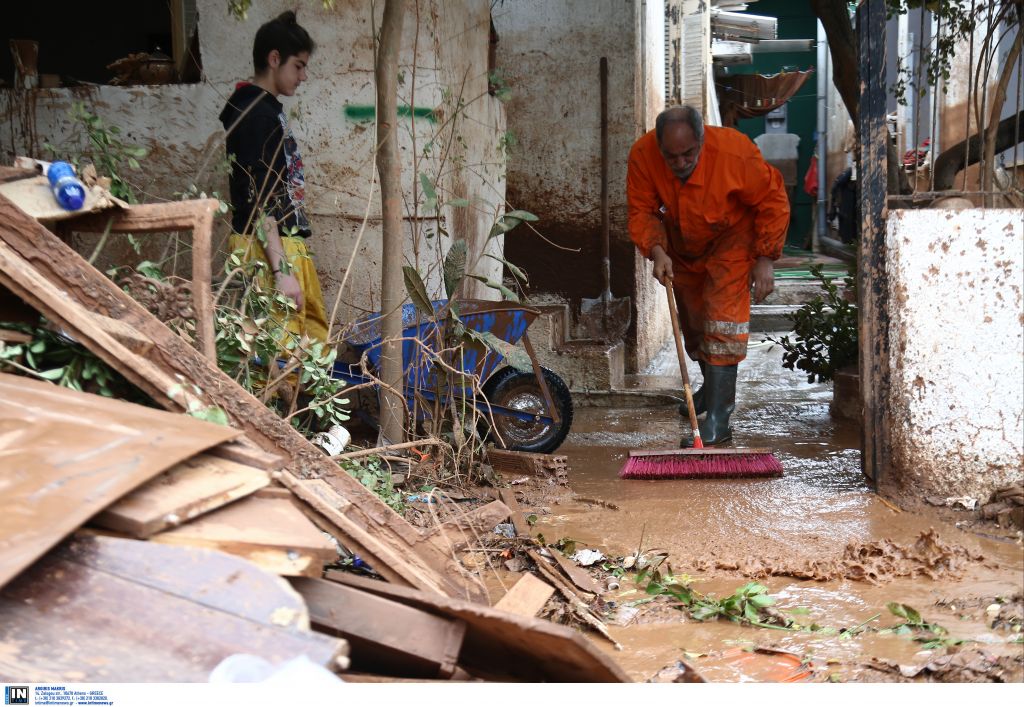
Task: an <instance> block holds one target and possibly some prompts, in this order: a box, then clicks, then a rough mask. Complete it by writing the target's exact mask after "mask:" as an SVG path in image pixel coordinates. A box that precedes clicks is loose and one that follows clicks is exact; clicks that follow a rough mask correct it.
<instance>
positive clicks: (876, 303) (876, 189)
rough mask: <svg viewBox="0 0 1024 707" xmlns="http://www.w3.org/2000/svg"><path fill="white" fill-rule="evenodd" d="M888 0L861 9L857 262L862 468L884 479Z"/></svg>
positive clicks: (886, 430)
mask: <svg viewBox="0 0 1024 707" xmlns="http://www.w3.org/2000/svg"><path fill="white" fill-rule="evenodd" d="M885 23H886V7H885V1H884V0H865V2H862V3H861V5H860V7H858V8H857V43H858V53H859V55H860V115H859V121H858V122H859V125H858V134H859V136H860V160H859V165H858V171H859V175H858V178H859V181H860V185H859V186H860V210H861V242H860V252H859V255H858V261H857V278H858V279H857V293H858V294H857V298H858V303H857V304H858V308H859V310H860V323H859V326H858V338H859V342H860V344H859V348H860V380H861V385H860V389H861V396H862V398H863V402H864V423H863V425H862V432H861V434H862V455H861V468H862V469H863V471H864V473H865V474H866V475H867V476H868V477H869V478H870V479H872V481H874V482H875V485H876V486H877V485H878V484H880V483H882V482H883V480H884V479H885V477H886V476H887V471H888V468H889V465H890V459H891V454H890V444H889V425H888V419H889V302H888V286H889V283H888V275H887V273H886V244H885V242H886V238H885V223H886V218H887V215H888V209H887V206H886V196H887V195H886V185H887V178H886V177H887V166H888V163H887V145H888V141H889V131H888V128H887V127H886V124H885V100H886V90H885V70H886V66H885Z"/></svg>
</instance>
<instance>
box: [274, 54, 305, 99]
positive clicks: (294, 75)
mask: <svg viewBox="0 0 1024 707" xmlns="http://www.w3.org/2000/svg"><path fill="white" fill-rule="evenodd" d="M275 55H276V59H275ZM275 63H276V64H277V65H276V66H275ZM308 63H309V52H299V53H298V54H294V55H292V56H290V57H288V60H287V61H285V62H284V63H283V64H282V63H281V59H280V55H279V54H277V50H274V51H273V52H271V53H270V66H271V69H273V71H274V87H275V88H277V92H278V94H279V95H281V96H294V95H295V91H296V90H298V88H299V84H301V83H302V82H303V81H305V80H306V65H307V64H308Z"/></svg>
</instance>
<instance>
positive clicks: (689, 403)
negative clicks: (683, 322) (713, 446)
mask: <svg viewBox="0 0 1024 707" xmlns="http://www.w3.org/2000/svg"><path fill="white" fill-rule="evenodd" d="M661 284H662V285H664V286H665V292H666V294H668V311H669V314H670V315H671V318H672V335H673V338H674V339H675V342H676V357H678V359H679V373H680V375H682V377H683V392H684V393H685V394H686V407H687V410H688V411H689V413H690V427H691V428H692V429H693V448H694V449H703V448H704V442H703V441H702V440H701V438H700V427H699V426H698V425H697V412H696V410H694V409H693V389H692V388H690V374H689V373H688V372H687V370H686V352H685V351H683V337H682V334H680V332H679V311H678V310H677V308H676V293H675V290H674V289H673V288H672V281H671V280H670V279H669V278H668V277H664V278H662V280H661Z"/></svg>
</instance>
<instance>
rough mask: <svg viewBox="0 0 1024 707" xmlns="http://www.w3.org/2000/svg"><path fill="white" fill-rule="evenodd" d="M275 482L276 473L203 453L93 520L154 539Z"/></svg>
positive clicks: (130, 495) (130, 533)
mask: <svg viewBox="0 0 1024 707" xmlns="http://www.w3.org/2000/svg"><path fill="white" fill-rule="evenodd" d="M269 483H270V476H269V475H268V474H267V472H265V471H263V470H261V469H254V468H253V467H251V466H246V465H244V464H236V463H235V462H231V461H227V460H226V459H219V458H217V457H213V456H210V455H208V454H197V455H196V456H194V457H192V458H191V459H186V460H185V461H183V462H181V463H180V464H178V465H177V466H174V467H173V468H171V469H168V470H167V471H165V472H164V473H162V474H160V475H159V476H157V477H156V478H155V479H153V480H152V481H150V482H148V483H147V484H145V485H143V486H140V487H139V488H137V489H135V490H134V491H132V492H131V493H130V494H128V495H127V496H125V497H124V498H122V499H121V500H120V501H118V502H117V503H115V504H114V505H112V506H108V507H107V508H106V509H105V510H104V511H102V512H101V513H100V514H99V515H97V516H96V517H94V518H93V519H92V523H93V524H94V525H98V526H100V527H101V528H108V529H110V530H117V531H120V532H122V533H128V534H129V535H133V536H135V537H137V538H148V537H149V536H150V535H153V534H155V533H159V532H160V531H162V530H167V529H168V528H174V527H176V526H179V525H181V524H182V523H187V522H188V521H190V520H192V519H193V518H196V517H198V516H201V515H203V514H204V513H208V512H210V511H212V510H214V509H216V508H220V507H221V506H224V505H226V504H228V503H230V502H231V501H235V500H238V499H240V498H244V497H246V496H248V495H250V494H253V493H255V492H256V491H259V490H260V489H261V488H263V487H264V486H266V485H268V484H269Z"/></svg>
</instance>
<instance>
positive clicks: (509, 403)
mask: <svg viewBox="0 0 1024 707" xmlns="http://www.w3.org/2000/svg"><path fill="white" fill-rule="evenodd" d="M541 370H542V371H543V372H544V381H545V382H546V383H547V385H548V390H549V391H550V392H551V399H552V401H553V402H554V403H555V407H556V408H558V414H559V417H560V419H559V421H558V422H557V423H545V422H535V421H525V420H520V419H518V418H515V417H511V416H508V415H500V414H498V413H494V415H493V418H494V426H493V428H492V427H491V420H490V417H487V418H485V419H484V420H483V421H482V424H483V425H486V426H487V435H486V436H487V437H489V438H490V439H493V440H494V443H495V444H496V445H498V446H500V447H503V448H504V449H511V450H513V451H517V452H539V453H543V454H547V453H549V452H553V451H555V450H556V449H558V447H559V446H560V445H561V444H562V442H564V441H565V437H566V435H568V434H569V427H571V426H572V395H571V394H570V393H569V387H568V386H567V385H566V384H565V381H563V380H562V379H561V378H559V377H558V374H556V373H555V372H554V371H551V370H548V369H547V368H542V369H541ZM483 392H484V395H485V396H487V400H488V401H489V402H490V404H491V405H500V406H501V407H506V408H512V409H514V410H522V411H524V412H531V413H536V414H538V415H542V414H544V411H545V409H546V406H545V404H544V393H543V391H541V388H540V385H539V384H538V383H537V377H536V376H535V375H533V372H532V371H517V370H516V369H514V368H511V367H505V368H502V369H500V370H499V371H497V372H496V373H495V374H494V375H493V376H491V377H490V378H489V379H488V381H487V383H486V384H484V388H483ZM495 433H496V434H495Z"/></svg>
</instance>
